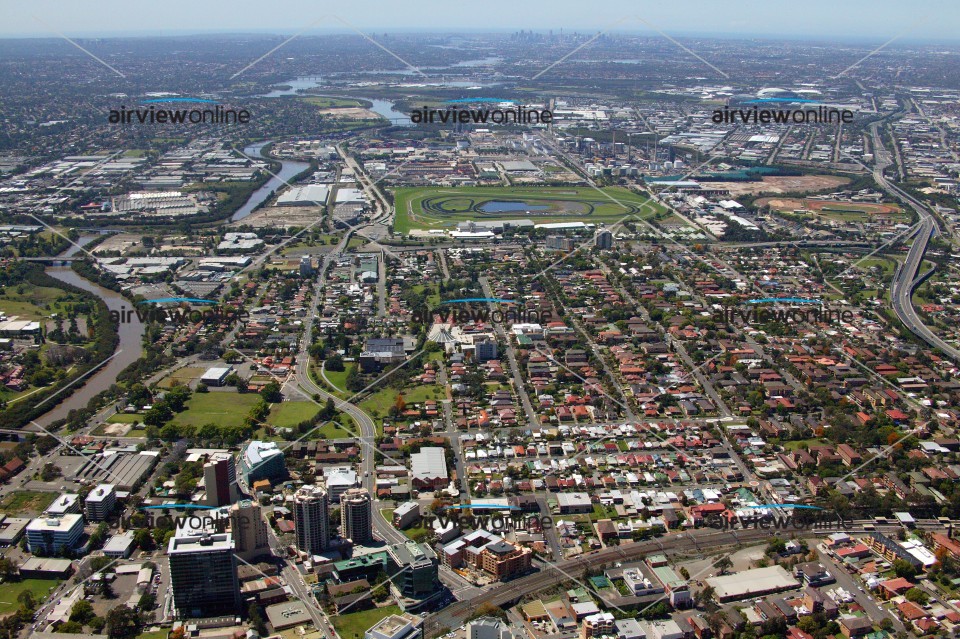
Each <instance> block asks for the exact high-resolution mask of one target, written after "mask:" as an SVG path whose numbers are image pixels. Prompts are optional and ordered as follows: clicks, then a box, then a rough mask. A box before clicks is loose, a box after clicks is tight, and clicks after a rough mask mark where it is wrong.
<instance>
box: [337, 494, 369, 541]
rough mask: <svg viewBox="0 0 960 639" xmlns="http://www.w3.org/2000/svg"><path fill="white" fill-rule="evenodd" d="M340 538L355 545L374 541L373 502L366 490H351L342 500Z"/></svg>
mask: <svg viewBox="0 0 960 639" xmlns="http://www.w3.org/2000/svg"><path fill="white" fill-rule="evenodd" d="M340 536H341V537H344V538H346V539H350V540H351V541H353V543H355V544H368V543H370V542H371V541H373V502H372V501H371V499H370V493H369V492H368V491H367V489H366V488H351V489H349V490H347V492H345V493H343V496H342V497H341V498H340Z"/></svg>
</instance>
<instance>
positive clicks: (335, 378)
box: [323, 362, 357, 393]
mask: <svg viewBox="0 0 960 639" xmlns="http://www.w3.org/2000/svg"><path fill="white" fill-rule="evenodd" d="M356 367H357V365H356V364H355V363H353V362H347V363H346V364H344V365H343V370H342V371H328V370H324V372H323V374H324V375H326V376H327V379H328V380H329V381H330V383H331V384H333V386H334V388H335V389H336V390H337V391H338V392H340V393H346V392H347V375H349V374H350V371H352V370H353V369H354V368H356Z"/></svg>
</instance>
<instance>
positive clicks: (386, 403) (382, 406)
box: [360, 386, 445, 417]
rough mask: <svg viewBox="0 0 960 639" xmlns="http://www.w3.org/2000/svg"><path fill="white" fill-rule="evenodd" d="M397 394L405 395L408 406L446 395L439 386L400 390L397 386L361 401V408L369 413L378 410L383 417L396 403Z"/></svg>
mask: <svg viewBox="0 0 960 639" xmlns="http://www.w3.org/2000/svg"><path fill="white" fill-rule="evenodd" d="M397 395H403V401H404V402H405V403H406V404H407V406H411V405H413V404H419V403H420V402H423V401H425V400H428V399H434V400H436V401H438V402H439V401H440V400H442V399H443V398H444V397H445V395H444V394H443V389H441V388H440V387H439V386H414V387H413V388H407V389H404V390H403V391H398V390H397V389H395V388H385V389H383V390H381V391H377V392H376V393H374V394H373V395H371V396H370V397H368V398H366V399H365V400H363V401H362V402H360V408H362V409H363V410H365V411H366V412H368V413H370V412H372V411H377V414H378V415H380V417H383V416H384V415H386V414H387V412H389V410H390V407H391V406H393V405H394V403H396V401H397Z"/></svg>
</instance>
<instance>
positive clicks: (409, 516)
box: [393, 501, 420, 530]
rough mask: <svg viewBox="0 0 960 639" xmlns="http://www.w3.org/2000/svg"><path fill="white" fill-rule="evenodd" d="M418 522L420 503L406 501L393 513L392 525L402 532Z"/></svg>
mask: <svg viewBox="0 0 960 639" xmlns="http://www.w3.org/2000/svg"><path fill="white" fill-rule="evenodd" d="M418 521H420V503H419V502H416V501H406V502H404V503H402V504H400V505H399V506H397V508H396V510H394V511H393V525H394V526H396V527H397V528H399V529H400V530H404V529H406V528H409V527H410V526H412V525H413V524H415V523H417V522H418Z"/></svg>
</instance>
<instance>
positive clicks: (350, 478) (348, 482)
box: [323, 466, 360, 504]
mask: <svg viewBox="0 0 960 639" xmlns="http://www.w3.org/2000/svg"><path fill="white" fill-rule="evenodd" d="M323 479H324V482H323V483H324V484H326V486H327V494H328V495H330V503H331V504H338V503H340V497H341V496H342V495H343V493H345V492H347V491H348V490H350V489H351V488H356V487H357V486H359V485H360V481H359V479H358V478H357V471H355V470H353V469H352V468H350V467H349V466H341V467H333V468H327V469H326V470H324V471H323Z"/></svg>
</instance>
